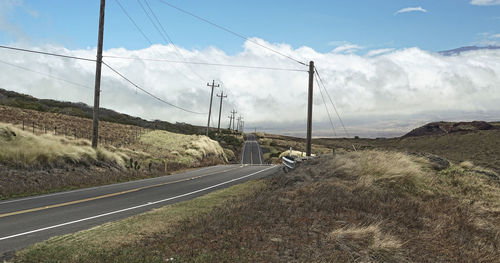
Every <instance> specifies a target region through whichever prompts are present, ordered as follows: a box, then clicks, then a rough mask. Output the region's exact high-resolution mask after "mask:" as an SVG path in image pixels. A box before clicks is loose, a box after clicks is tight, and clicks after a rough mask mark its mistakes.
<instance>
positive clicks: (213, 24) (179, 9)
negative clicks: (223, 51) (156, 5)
mask: <svg viewBox="0 0 500 263" xmlns="http://www.w3.org/2000/svg"><path fill="white" fill-rule="evenodd" d="M158 1H160V2H161V3H163V4H165V5H168V6H170V7H172V8H174V9H177V10H178V11H180V12H182V13H185V14H187V15H190V16H192V17H194V18H196V19H199V20H201V21H203V22H205V23H208V24H210V25H212V26H214V27H217V28H219V29H221V30H223V31H226V32H228V33H230V34H233V35H235V36H237V37H239V38H242V39H244V40H246V41H249V42H252V43H253V44H255V45H257V46H260V47H263V48H265V49H267V50H270V51H272V52H274V53H276V54H278V55H281V56H283V57H286V58H288V59H291V60H293V61H295V62H297V63H299V64H301V65H304V66H308V65H307V64H306V63H304V62H302V61H300V60H297V59H295V58H293V57H291V56H289V55H285V54H283V53H281V52H279V51H277V50H274V49H272V48H270V47H267V46H264V45H262V44H260V43H259V42H257V41H254V40H252V39H250V38H248V37H246V36H244V35H242V34H239V33H236V32H234V31H232V30H230V29H228V28H227V27H223V26H220V25H218V24H216V23H214V22H212V21H210V20H208V19H205V18H203V17H201V16H198V15H195V14H193V13H191V12H189V11H186V10H184V9H182V8H180V7H177V6H175V5H172V4H170V3H168V2H166V1H164V0H158Z"/></svg>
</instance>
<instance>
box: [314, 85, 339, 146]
mask: <svg viewBox="0 0 500 263" xmlns="http://www.w3.org/2000/svg"><path fill="white" fill-rule="evenodd" d="M314 79H315V80H316V84H318V88H319V93H320V94H321V99H322V100H323V104H324V105H325V110H326V114H328V119H329V120H330V125H331V126H332V131H333V135H334V136H337V133H336V132H335V127H334V125H333V121H332V116H331V115H330V111H329V110H328V105H327V103H326V100H325V96H323V91H321V86H320V85H319V81H318V78H314Z"/></svg>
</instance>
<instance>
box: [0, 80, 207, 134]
mask: <svg viewBox="0 0 500 263" xmlns="http://www.w3.org/2000/svg"><path fill="white" fill-rule="evenodd" d="M0 105H4V106H10V107H16V108H20V109H28V110H35V111H39V112H51V113H59V114H62V115H68V116H74V117H81V118H85V119H92V113H93V109H92V107H90V106H88V105H86V104H84V103H73V102H65V101H56V100H47V99H37V98H34V97H32V96H29V95H25V94H20V93H17V92H14V91H8V90H4V89H0ZM99 115H100V117H99V118H100V120H101V121H106V122H113V123H120V124H126V125H134V126H138V127H142V128H145V129H160V130H166V131H170V132H175V133H183V134H198V133H200V132H202V131H203V128H202V127H197V126H193V125H189V124H186V123H176V124H173V123H169V122H166V121H159V120H155V121H147V120H144V119H141V118H138V117H133V116H130V115H127V114H123V113H118V112H116V111H113V110H110V109H106V108H100V111H99Z"/></svg>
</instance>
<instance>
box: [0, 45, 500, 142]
mask: <svg viewBox="0 0 500 263" xmlns="http://www.w3.org/2000/svg"><path fill="white" fill-rule="evenodd" d="M253 40H254V41H258V42H259V43H261V44H263V45H266V46H268V47H271V48H272V49H275V50H278V51H279V52H281V53H283V54H286V55H289V56H291V57H294V58H299V59H300V60H302V61H309V60H313V61H314V62H315V65H316V66H317V68H318V71H319V73H320V74H321V77H322V78H323V80H324V82H325V85H326V86H327V90H328V92H329V94H330V95H331V96H332V99H333V100H334V101H335V102H336V106H337V109H338V110H339V112H340V114H341V116H342V117H343V119H344V122H345V124H346V126H347V128H348V129H349V130H350V132H351V135H352V134H355V135H363V136H368V135H369V136H373V137H376V136H388V135H400V134H402V133H405V132H407V131H409V130H411V128H414V127H415V126H417V125H420V124H422V123H425V122H427V121H435V120H463V119H487V118H491V116H496V118H497V119H498V116H499V114H498V112H499V111H500V106H498V101H500V89H498V83H500V62H499V61H500V50H482V51H472V52H466V53H463V54H460V55H457V56H452V57H445V56H441V55H439V54H436V53H432V52H428V51H425V50H421V49H419V48H408V49H400V50H392V51H389V50H387V51H386V52H384V53H383V55H381V56H366V55H357V54H345V53H334V52H326V53H322V52H318V51H316V50H314V49H312V48H310V47H300V48H295V49H294V48H292V47H291V46H290V45H287V44H286V43H281V44H273V43H269V42H266V41H264V40H261V39H253ZM24 47H26V48H35V49H38V50H44V51H49V52H56V53H61V54H66V55H76V56H82V57H88V58H92V57H95V54H96V50H95V48H94V49H90V50H87V49H78V50H71V49H67V48H64V47H61V46H54V45H45V46H24ZM179 49H180V51H181V52H182V54H183V56H184V57H185V58H186V60H189V61H201V62H212V63H220V64H236V65H250V66H267V67H278V68H293V69H301V70H304V71H306V70H307V68H306V67H304V66H303V65H300V64H298V63H295V62H293V61H291V60H289V59H287V58H284V57H282V56H279V55H277V54H275V53H272V52H270V51H269V50H266V49H263V48H262V47H259V46H256V45H255V44H252V43H251V42H248V41H247V42H246V43H245V44H244V46H243V50H242V51H241V52H239V53H236V54H232V55H228V54H226V53H225V52H223V51H222V50H220V49H218V48H215V47H209V48H206V49H199V50H187V49H183V48H182V47H179ZM377 52H381V51H376V52H375V51H374V53H377ZM374 53H373V54H374ZM104 54H105V55H107V56H124V57H142V58H164V59H171V60H178V59H177V55H176V53H175V49H174V48H173V47H172V46H170V45H168V46H166V45H153V46H151V47H148V48H144V49H139V50H127V49H124V48H114V49H108V50H105V52H104ZM0 60H2V61H7V62H9V63H13V64H16V65H19V66H22V67H26V68H30V69H32V70H34V71H39V72H42V73H45V74H51V75H54V76H57V77H60V78H64V79H67V80H69V81H72V82H76V83H80V84H83V85H85V86H88V87H89V88H83V87H80V86H75V85H71V84H68V83H66V82H62V81H59V80H55V79H50V78H47V77H46V76H44V75H40V74H34V73H32V72H27V71H23V70H20V69H18V68H15V67H12V66H9V65H5V64H2V63H0V71H1V72H2V74H0V83H2V88H4V89H8V90H14V91H17V92H22V93H27V94H30V95H33V96H36V97H40V98H51V99H57V100H65V101H75V102H80V101H81V102H84V103H87V104H89V105H92V103H93V94H94V92H93V85H94V73H95V72H94V71H95V64H94V63H91V62H85V61H74V60H67V59H61V58H54V57H47V56H42V55H35V54H28V53H20V52H14V51H5V50H4V51H2V52H0ZM104 61H106V62H107V63H108V64H110V65H111V66H113V67H114V68H116V69H117V70H118V71H120V72H122V73H123V74H125V75H126V76H127V77H128V78H130V79H131V80H132V81H134V82H135V83H137V84H138V85H140V86H141V87H143V88H145V89H146V90H148V91H150V92H151V93H153V94H155V95H157V96H159V97H161V98H162V99H165V100H167V101H169V102H171V103H174V104H176V105H179V106H182V107H185V108H188V109H190V110H194V111H199V112H207V111H208V104H209V101H210V98H209V94H210V90H209V88H208V87H207V86H206V83H207V82H211V80H212V79H215V80H216V82H218V81H217V80H221V81H223V83H222V84H223V85H221V86H222V87H221V88H222V89H223V90H224V93H227V94H228V98H227V99H226V100H224V104H223V112H222V117H223V119H222V123H221V126H222V127H227V125H228V124H229V121H228V119H227V118H226V117H227V116H228V115H229V112H230V111H231V110H232V109H236V110H237V111H238V114H241V115H242V116H243V117H244V118H245V124H246V125H245V126H246V127H247V128H249V129H252V128H253V127H258V129H259V130H268V131H272V132H277V133H286V134H293V135H304V131H305V127H306V121H305V120H306V112H307V111H306V108H307V107H306V105H307V83H308V76H307V73H306V72H288V71H269V70H256V69H247V68H226V67H213V66H204V65H190V66H189V67H188V66H186V65H184V64H179V63H166V62H154V61H141V60H130V59H128V60H127V59H112V58H109V57H108V58H104ZM192 70H194V71H196V73H197V74H198V75H200V76H201V78H202V79H200V78H198V77H197V76H196V75H195V74H194V73H193V72H192ZM221 88H219V89H217V90H216V92H217V93H220V91H221ZM101 89H102V94H101V106H102V107H106V108H111V109H114V110H117V111H120V112H124V113H127V114H131V115H134V116H140V117H143V118H146V119H151V120H152V119H162V120H166V121H170V122H187V123H193V124H197V125H205V124H206V116H205V115H201V116H200V115H193V114H189V113H186V112H183V111H180V110H178V109H175V108H173V107H170V106H168V105H166V104H163V103H161V102H159V101H157V100H155V99H153V98H151V97H149V96H147V95H145V94H143V93H142V92H141V91H140V90H136V88H135V87H133V86H131V85H129V84H128V83H126V82H125V81H124V80H123V79H121V78H120V77H119V76H117V75H116V74H114V73H113V72H111V71H110V70H108V69H106V68H103V79H102V87H101ZM314 96H315V97H314V119H313V122H314V126H313V133H314V135H315V136H320V135H326V134H328V129H329V128H328V127H329V122H328V116H327V114H326V111H325V110H324V106H323V101H322V99H321V95H320V94H319V90H318V87H317V86H316V83H315V95H314ZM217 102H218V101H217V100H216V98H215V97H214V104H213V105H214V106H213V107H212V114H213V116H214V117H213V119H214V121H215V123H216V122H217V117H218V107H217ZM495 114H496V115H495ZM335 126H336V127H340V126H339V123H338V121H336V122H335ZM338 133H339V134H341V131H340V130H339V131H338Z"/></svg>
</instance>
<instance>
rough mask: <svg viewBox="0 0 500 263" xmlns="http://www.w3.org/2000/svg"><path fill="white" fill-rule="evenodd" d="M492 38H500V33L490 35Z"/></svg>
mask: <svg viewBox="0 0 500 263" xmlns="http://www.w3.org/2000/svg"><path fill="white" fill-rule="evenodd" d="M490 38H500V34H492V35H490Z"/></svg>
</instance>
